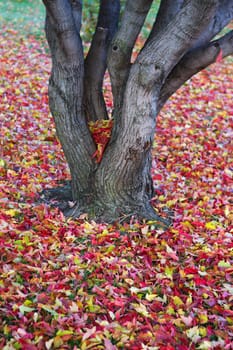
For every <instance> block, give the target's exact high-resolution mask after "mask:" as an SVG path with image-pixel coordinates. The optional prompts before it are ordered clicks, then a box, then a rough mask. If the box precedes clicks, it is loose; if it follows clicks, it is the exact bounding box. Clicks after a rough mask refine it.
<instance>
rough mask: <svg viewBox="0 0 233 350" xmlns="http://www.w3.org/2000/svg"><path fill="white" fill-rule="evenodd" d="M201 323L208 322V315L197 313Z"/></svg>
mask: <svg viewBox="0 0 233 350" xmlns="http://www.w3.org/2000/svg"><path fill="white" fill-rule="evenodd" d="M198 318H199V320H200V323H201V324H205V323H207V322H208V316H207V315H206V314H200V315H198Z"/></svg>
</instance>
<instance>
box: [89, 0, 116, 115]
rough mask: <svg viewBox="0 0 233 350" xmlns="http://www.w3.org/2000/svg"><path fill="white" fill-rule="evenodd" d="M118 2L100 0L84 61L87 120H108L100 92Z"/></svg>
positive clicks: (114, 27)
mask: <svg viewBox="0 0 233 350" xmlns="http://www.w3.org/2000/svg"><path fill="white" fill-rule="evenodd" d="M119 12H120V1H119V0H102V1H101V3H100V10H99V16H98V22H97V27H96V31H95V34H94V36H93V39H92V43H91V47H90V50H89V52H88V55H87V57H86V60H85V79H84V87H85V97H84V108H85V115H86V118H87V119H88V120H98V119H108V114H107V110H106V105H105V101H104V97H103V92H102V85H103V79H104V73H105V71H106V68H107V50H108V47H109V44H110V42H111V40H112V38H113V35H114V34H115V32H116V30H117V25H118V18H119Z"/></svg>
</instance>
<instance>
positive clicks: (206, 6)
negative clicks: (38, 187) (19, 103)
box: [43, 0, 233, 224]
mask: <svg viewBox="0 0 233 350" xmlns="http://www.w3.org/2000/svg"><path fill="white" fill-rule="evenodd" d="M43 3H44V5H45V7H46V36H47V40H48V43H49V47H50V50H51V56H52V72H51V77H50V80H49V105H50V110H51V113H52V115H53V117H54V120H55V125H56V130H57V135H58V138H59V140H60V142H61V145H62V148H63V151H64V154H65V157H66V160H67V162H68V165H69V168H70V172H71V192H72V200H73V202H74V203H75V204H74V205H73V207H72V208H67V210H66V214H67V215H69V216H73V217H79V216H80V214H82V213H88V214H89V217H90V218H94V219H99V220H105V221H113V220H116V219H118V218H119V217H123V218H127V217H131V216H132V215H134V216H137V217H139V218H146V219H155V220H158V221H160V222H162V223H165V224H166V223H167V220H166V219H163V218H161V217H158V216H157V215H156V213H155V211H154V209H153V208H152V206H151V204H150V200H151V198H152V196H153V185H152V180H151V174H150V171H151V148H152V142H153V139H154V133H155V123H156V116H157V115H158V113H159V111H160V110H161V108H162V107H163V105H164V104H165V102H166V101H167V100H168V98H169V97H170V96H171V95H172V94H173V93H174V92H175V91H176V90H177V89H178V88H179V87H180V86H181V85H182V84H184V82H185V81H187V80H188V79H189V78H190V77H191V76H193V75H194V74H196V73H197V72H199V71H200V70H202V69H204V68H206V67H207V66H208V65H210V64H211V63H213V62H215V61H216V60H219V59H220V58H222V57H226V56H228V55H230V54H232V53H233V31H229V32H228V33H227V34H225V35H222V36H220V38H218V39H215V40H214V38H215V36H216V34H218V33H219V32H220V31H221V30H222V29H223V28H224V27H225V26H226V25H227V24H228V23H229V22H230V21H231V19H232V17H233V2H232V0H222V1H218V0H161V2H160V7H159V10H158V13H157V16H156V18H155V22H154V25H153V27H152V30H151V33H150V35H149V37H148V39H147V40H146V42H145V44H144V46H143V48H142V49H141V51H140V53H139V55H138V57H137V59H136V61H135V62H134V63H133V64H132V63H131V54H132V50H133V47H134V45H135V42H136V39H137V37H138V35H139V33H140V30H141V28H142V26H143V24H144V21H145V18H146V15H147V13H148V12H149V10H150V7H151V5H152V0H127V1H126V4H125V6H124V10H123V15H122V17H120V7H121V5H120V1H119V0H101V1H100V7H99V14H98V21H97V26H96V30H95V33H94V35H93V38H92V42H91V45H90V49H89V51H88V54H87V56H86V58H84V53H83V47H82V39H81V36H80V28H81V23H82V1H81V0H43ZM119 23H120V24H119ZM106 69H108V71H109V74H110V78H111V85H112V93H113V103H114V110H113V121H114V122H113V129H112V134H111V138H110V141H109V143H108V144H107V147H106V149H105V151H104V154H103V157H102V159H101V161H99V162H97V161H96V159H95V157H93V155H94V154H95V152H96V145H95V142H94V141H93V138H92V135H91V133H90V130H89V126H88V123H89V122H90V121H96V120H101V119H108V114H107V109H106V106H105V102H104V98H103V92H102V85H103V78H104V74H105V71H106ZM66 189H67V193H66V192H65V191H66ZM48 193H49V196H54V197H56V196H57V198H58V197H60V198H61V197H62V196H63V195H64V198H67V199H68V198H70V197H71V194H70V192H69V186H65V187H64V188H60V189H55V190H54V191H52V190H51V191H50V192H47V194H48ZM70 199H71V198H70Z"/></svg>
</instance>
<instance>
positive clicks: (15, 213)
mask: <svg viewBox="0 0 233 350" xmlns="http://www.w3.org/2000/svg"><path fill="white" fill-rule="evenodd" d="M5 213H6V214H7V215H9V216H11V217H12V218H13V217H14V216H16V215H18V214H19V213H20V212H19V211H18V210H16V209H8V210H6V211H5Z"/></svg>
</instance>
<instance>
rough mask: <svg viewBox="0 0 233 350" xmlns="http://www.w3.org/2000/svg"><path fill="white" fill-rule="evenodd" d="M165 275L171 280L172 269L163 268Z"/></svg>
mask: <svg viewBox="0 0 233 350" xmlns="http://www.w3.org/2000/svg"><path fill="white" fill-rule="evenodd" d="M165 275H166V276H167V277H168V278H170V279H171V280H172V276H173V268H172V267H169V266H166V267H165Z"/></svg>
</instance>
